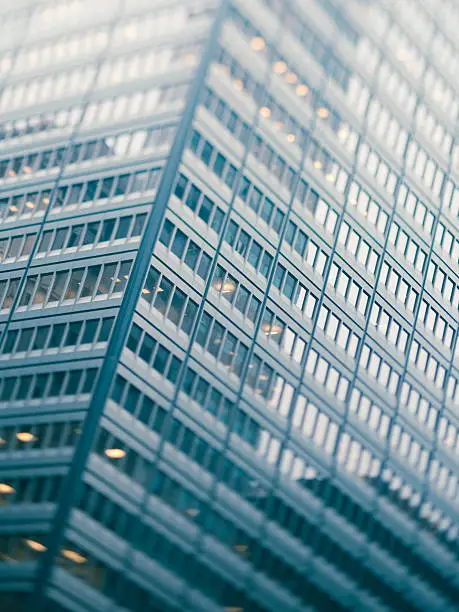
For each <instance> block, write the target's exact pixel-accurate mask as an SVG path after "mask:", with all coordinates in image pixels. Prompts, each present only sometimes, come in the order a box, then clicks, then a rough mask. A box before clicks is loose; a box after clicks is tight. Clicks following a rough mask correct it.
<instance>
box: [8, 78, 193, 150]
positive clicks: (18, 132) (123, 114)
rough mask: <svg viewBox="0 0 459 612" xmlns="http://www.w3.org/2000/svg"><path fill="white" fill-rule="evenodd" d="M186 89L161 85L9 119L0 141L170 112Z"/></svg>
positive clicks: (183, 86)
mask: <svg viewBox="0 0 459 612" xmlns="http://www.w3.org/2000/svg"><path fill="white" fill-rule="evenodd" d="M186 92H187V85H186V84H182V85H164V86H162V87H154V88H149V89H145V90H143V91H136V92H135V93H132V94H125V95H117V96H115V97H110V98H103V99H101V100H97V101H94V102H90V103H89V104H88V106H87V107H86V108H84V107H83V106H81V105H76V106H71V107H68V108H67V109H58V110H55V111H47V112H46V113H43V114H33V115H30V116H27V117H25V118H22V119H11V120H8V121H5V122H3V123H0V141H8V140H11V139H14V138H20V137H21V136H26V135H28V134H31V135H35V134H43V133H46V132H48V133H52V132H53V130H61V129H63V128H71V127H74V126H75V125H77V124H78V123H80V121H81V124H82V126H84V127H88V126H90V125H92V124H94V123H106V122H110V121H120V120H126V119H128V118H131V117H137V116H139V115H148V114H151V113H153V112H157V111H159V110H160V109H161V108H168V109H170V107H171V104H176V103H178V102H181V101H183V100H184V99H185V95H186Z"/></svg>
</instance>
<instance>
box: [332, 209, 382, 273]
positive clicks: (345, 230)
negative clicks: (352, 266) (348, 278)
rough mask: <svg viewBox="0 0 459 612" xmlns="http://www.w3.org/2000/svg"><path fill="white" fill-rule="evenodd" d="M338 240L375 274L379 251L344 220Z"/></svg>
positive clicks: (369, 271) (368, 270)
mask: <svg viewBox="0 0 459 612" xmlns="http://www.w3.org/2000/svg"><path fill="white" fill-rule="evenodd" d="M338 242H339V243H340V244H342V245H343V246H344V248H345V249H346V250H347V251H348V252H349V253H350V254H351V255H353V256H354V257H355V259H356V260H357V261H358V262H359V263H360V264H361V265H362V266H363V267H364V268H365V269H366V270H367V272H368V273H369V274H371V275H373V276H374V274H375V272H376V268H377V266H378V261H379V257H380V255H379V253H378V251H376V250H375V249H373V248H372V246H371V245H370V244H369V243H368V242H367V241H366V240H365V239H364V238H362V236H361V235H360V234H359V233H358V232H356V231H355V230H354V229H352V227H351V226H350V225H349V223H347V221H344V220H343V221H342V223H341V226H340V230H339V235H338Z"/></svg>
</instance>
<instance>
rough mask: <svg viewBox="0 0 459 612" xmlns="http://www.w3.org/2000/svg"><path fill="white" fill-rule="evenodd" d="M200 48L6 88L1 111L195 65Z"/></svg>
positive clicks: (131, 58)
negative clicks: (90, 88) (92, 87)
mask: <svg viewBox="0 0 459 612" xmlns="http://www.w3.org/2000/svg"><path fill="white" fill-rule="evenodd" d="M198 52H199V45H196V44H186V45H180V46H178V45H176V46H174V47H172V46H169V47H162V48H160V49H156V50H151V51H148V52H147V53H145V50H142V51H141V52H137V53H134V54H130V55H125V56H123V57H121V58H110V59H105V60H104V61H103V62H102V63H101V65H100V67H99V68H98V69H97V68H96V66H95V64H94V62H93V63H92V64H87V65H86V66H85V65H81V66H79V67H78V68H70V69H66V70H64V71H61V72H56V73H55V74H52V75H48V76H42V77H35V78H33V79H29V80H27V81H26V82H22V83H17V84H14V85H13V84H11V85H6V87H5V88H4V89H3V91H2V95H1V96H0V110H2V111H5V110H8V109H9V108H15V109H19V108H22V107H27V106H31V105H37V104H41V103H44V102H48V101H51V100H55V99H59V98H62V97H64V96H71V95H77V94H82V93H84V92H86V91H87V90H88V89H89V87H91V86H93V84H94V85H95V87H99V88H101V87H107V86H109V85H119V84H120V83H122V82H128V81H131V80H134V79H141V78H143V79H144V78H147V77H149V76H150V75H153V74H158V73H161V72H165V71H170V70H175V69H179V68H185V67H187V66H188V67H189V66H194V63H195V61H196V60H195V57H196V54H197V53H198Z"/></svg>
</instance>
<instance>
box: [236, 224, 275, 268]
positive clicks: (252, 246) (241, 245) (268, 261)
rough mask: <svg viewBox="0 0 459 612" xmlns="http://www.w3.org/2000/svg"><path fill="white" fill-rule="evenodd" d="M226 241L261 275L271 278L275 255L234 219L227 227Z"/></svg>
mask: <svg viewBox="0 0 459 612" xmlns="http://www.w3.org/2000/svg"><path fill="white" fill-rule="evenodd" d="M225 242H226V243H227V244H229V245H230V247H232V248H233V249H234V251H235V252H236V253H238V254H239V255H240V256H241V257H242V258H243V259H246V260H247V262H248V263H249V264H250V265H251V266H252V267H253V268H254V269H255V270H256V271H257V272H258V273H259V274H260V275H261V276H263V277H264V278H265V279H268V278H269V273H270V271H271V267H272V264H273V260H274V257H273V256H272V255H271V254H270V253H269V252H268V251H267V250H265V249H263V248H262V247H261V246H260V244H259V243H258V242H257V241H256V240H255V239H254V238H252V236H251V235H250V234H249V233H248V232H246V231H245V230H244V229H243V228H242V227H240V226H239V225H238V224H237V223H236V222H235V221H233V220H231V221H230V222H229V224H228V226H227V228H226V234H225Z"/></svg>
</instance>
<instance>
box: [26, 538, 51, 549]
mask: <svg viewBox="0 0 459 612" xmlns="http://www.w3.org/2000/svg"><path fill="white" fill-rule="evenodd" d="M24 542H25V543H26V544H27V546H28V547H29V548H31V549H32V550H34V551H35V552H45V550H46V546H44V545H43V544H42V543H41V542H37V541H36V540H24Z"/></svg>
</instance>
